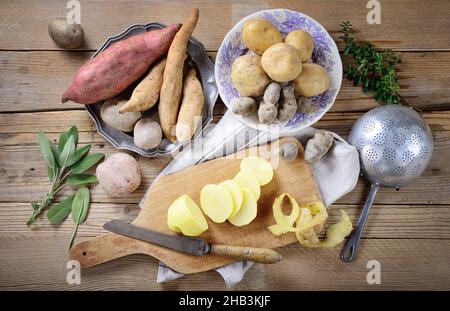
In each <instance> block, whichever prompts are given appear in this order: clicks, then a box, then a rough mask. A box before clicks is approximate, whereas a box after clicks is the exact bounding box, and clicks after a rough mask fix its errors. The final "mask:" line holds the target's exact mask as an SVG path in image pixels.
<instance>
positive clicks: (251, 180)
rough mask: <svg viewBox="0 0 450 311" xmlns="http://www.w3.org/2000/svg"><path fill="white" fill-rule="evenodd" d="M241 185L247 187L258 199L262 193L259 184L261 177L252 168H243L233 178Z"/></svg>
mask: <svg viewBox="0 0 450 311" xmlns="http://www.w3.org/2000/svg"><path fill="white" fill-rule="evenodd" d="M233 179H234V180H235V181H237V183H238V184H239V185H240V186H241V188H247V189H248V190H250V191H251V193H253V195H254V196H255V199H256V200H258V199H259V196H260V194H261V187H260V185H259V179H258V177H257V176H256V175H255V173H253V171H251V170H241V171H240V172H239V173H237V175H236V176H235V177H234V178H233Z"/></svg>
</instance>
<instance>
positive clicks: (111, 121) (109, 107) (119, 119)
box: [100, 98, 142, 132]
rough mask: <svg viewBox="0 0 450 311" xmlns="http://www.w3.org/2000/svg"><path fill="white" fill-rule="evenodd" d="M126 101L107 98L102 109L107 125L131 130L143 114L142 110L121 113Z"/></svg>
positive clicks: (101, 112)
mask: <svg viewBox="0 0 450 311" xmlns="http://www.w3.org/2000/svg"><path fill="white" fill-rule="evenodd" d="M126 102H127V101H126V100H119V99H117V98H111V99H107V100H105V102H104V103H103V105H102V108H101V109H100V116H101V117H102V120H103V121H104V122H105V123H106V124H107V125H109V126H111V127H113V128H115V129H118V130H120V131H123V132H131V131H132V130H133V128H134V125H135V124H136V122H137V121H138V120H139V119H140V118H141V116H142V114H141V113H140V112H125V113H119V110H120V108H121V107H122V106H123V105H125V103H126Z"/></svg>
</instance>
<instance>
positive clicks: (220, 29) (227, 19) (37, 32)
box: [0, 0, 450, 51]
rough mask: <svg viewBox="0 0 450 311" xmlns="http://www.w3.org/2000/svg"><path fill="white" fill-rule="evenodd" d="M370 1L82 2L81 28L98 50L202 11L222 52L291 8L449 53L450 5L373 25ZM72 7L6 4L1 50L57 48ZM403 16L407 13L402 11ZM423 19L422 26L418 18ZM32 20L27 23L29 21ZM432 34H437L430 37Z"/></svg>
mask: <svg viewBox="0 0 450 311" xmlns="http://www.w3.org/2000/svg"><path fill="white" fill-rule="evenodd" d="M366 5H367V2H366V1H359V2H355V1H351V0H345V1H339V2H337V1H332V0H324V1H314V2H310V1H307V0H270V1H259V0H247V1H245V2H242V1H236V0H228V1H222V0H220V1H219V0H215V1H205V0H193V1H189V3H187V2H185V1H180V0H177V1H162V0H155V1H145V2H143V1H138V0H133V1H114V0H109V1H99V0H97V1H81V24H82V25H83V28H84V30H85V34H86V44H85V45H84V46H83V47H82V48H83V49H91V50H95V49H97V47H98V46H100V45H101V43H103V41H104V40H105V38H106V37H108V36H110V35H114V34H117V33H119V32H121V31H122V30H123V29H125V28H127V27H128V26H129V25H131V24H136V23H148V22H164V23H175V22H182V21H183V20H184V19H185V18H186V16H187V15H188V14H189V11H190V9H191V8H193V7H197V8H199V9H200V20H199V23H198V26H197V28H196V29H195V32H194V36H195V37H197V38H198V39H199V40H200V41H202V42H203V43H204V44H205V46H206V48H207V49H208V50H212V51H214V50H217V49H218V47H219V45H220V43H221V42H222V40H223V37H224V36H225V34H226V33H227V32H228V30H229V29H230V28H231V27H232V26H233V25H234V24H235V23H237V22H238V21H239V20H240V19H242V18H243V17H245V16H247V15H249V14H251V13H253V12H255V11H258V10H262V9H270V8H288V9H292V10H297V11H301V12H304V13H305V14H308V15H310V16H311V17H313V18H314V19H316V20H318V21H319V22H320V23H322V25H323V26H324V27H325V28H326V29H327V30H328V31H329V32H330V33H331V35H332V36H333V37H335V38H337V37H338V36H339V34H338V33H337V30H338V29H339V23H340V22H341V21H343V20H351V21H352V22H353V24H354V26H355V28H356V29H357V30H358V34H361V37H362V39H365V40H371V41H373V42H374V43H375V44H377V45H378V46H380V47H389V48H395V49H402V50H444V49H445V50H449V49H450V38H449V36H448V35H447V31H446V30H448V29H450V21H449V19H448V15H447V12H449V11H450V4H449V2H448V1H445V0H439V1H433V2H430V1H420V0H413V1H411V0H395V1H383V2H382V4H381V24H380V25H370V24H368V23H367V20H366V16H367V13H368V12H369V10H368V9H367V8H366ZM67 12H68V10H67V9H66V3H65V2H61V1H58V0H51V1H48V0H47V1H44V0H39V1H27V0H9V1H3V3H2V10H1V11H0V21H1V24H2V25H3V27H5V31H2V33H1V37H0V42H1V44H0V48H1V49H10V50H11V49H12V50H18V49H33V50H34V49H45V50H47V49H57V47H56V45H55V44H54V43H53V42H52V41H51V39H50V37H49V36H48V33H47V25H48V23H49V22H50V21H51V20H53V19H54V18H57V17H64V16H66V14H67ZM399 12H401V14H400V13H399ZM418 16H420V23H417V17H418ZM24 21H26V22H24ZM430 34H432V35H430Z"/></svg>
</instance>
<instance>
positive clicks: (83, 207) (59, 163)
mask: <svg viewBox="0 0 450 311" xmlns="http://www.w3.org/2000/svg"><path fill="white" fill-rule="evenodd" d="M78 138H79V135H78V129H77V127H76V126H72V127H71V128H70V129H69V130H68V131H67V132H66V131H64V132H62V133H61V134H60V136H59V141H58V143H57V144H53V143H52V142H51V141H49V140H48V139H47V137H46V136H45V134H44V133H43V132H42V131H41V132H40V133H39V135H38V139H39V148H40V150H41V153H42V156H43V158H44V160H45V162H46V164H47V172H48V178H49V179H50V182H51V186H50V190H49V191H48V192H47V194H46V195H45V196H44V198H43V199H42V200H41V201H40V202H31V207H32V209H33V213H32V214H31V216H30V218H29V219H28V221H27V225H31V224H32V223H33V222H34V221H35V220H36V218H37V217H38V216H39V215H40V214H41V213H42V212H43V211H44V210H46V209H47V208H49V207H50V205H51V204H52V202H53V199H54V198H55V196H56V194H57V193H58V192H59V191H60V190H61V189H63V188H64V187H65V186H66V185H68V184H69V185H75V186H79V188H78V190H77V191H76V193H75V195H72V196H70V197H68V198H66V199H64V200H62V201H61V202H59V203H57V204H55V205H53V206H52V207H51V208H50V209H49V210H48V212H47V218H48V220H49V222H50V223H52V224H59V223H61V222H62V221H64V219H66V218H67V216H68V215H69V214H70V213H72V219H74V221H75V223H76V228H75V231H74V234H73V235H72V238H71V240H70V244H69V246H71V245H72V243H73V239H74V237H75V234H76V232H77V230H78V226H79V225H80V224H81V223H83V222H84V220H85V219H86V216H87V211H88V209H89V200H90V199H89V196H90V194H89V189H88V188H87V187H86V185H89V184H92V183H96V182H97V178H96V176H95V175H92V174H86V173H84V172H85V171H87V170H88V169H89V168H91V167H93V166H94V165H95V164H96V163H97V162H98V161H100V160H101V159H102V158H103V154H101V153H92V154H89V151H90V149H91V147H92V146H91V145H85V146H83V147H80V148H79V149H77V145H78Z"/></svg>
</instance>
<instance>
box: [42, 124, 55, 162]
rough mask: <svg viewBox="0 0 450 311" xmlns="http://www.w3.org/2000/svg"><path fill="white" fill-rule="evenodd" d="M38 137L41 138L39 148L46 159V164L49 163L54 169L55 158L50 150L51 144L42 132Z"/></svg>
mask: <svg viewBox="0 0 450 311" xmlns="http://www.w3.org/2000/svg"><path fill="white" fill-rule="evenodd" d="M38 137H39V148H40V149H41V153H42V156H43V157H44V159H45V162H47V164H48V166H50V167H51V168H52V169H54V168H55V158H54V157H53V153H52V150H51V148H50V142H49V141H48V139H47V137H46V136H45V134H44V132H42V131H40V132H39V136H38Z"/></svg>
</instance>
